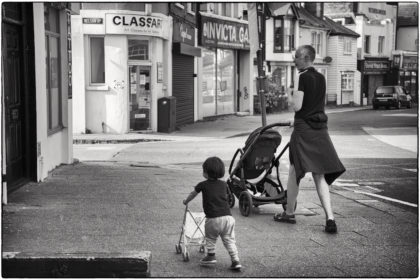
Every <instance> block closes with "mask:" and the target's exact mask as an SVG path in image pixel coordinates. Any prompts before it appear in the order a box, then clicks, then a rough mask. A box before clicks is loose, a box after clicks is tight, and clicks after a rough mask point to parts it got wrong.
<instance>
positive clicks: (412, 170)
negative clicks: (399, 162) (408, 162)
mask: <svg viewBox="0 0 420 280" xmlns="http://www.w3.org/2000/svg"><path fill="white" fill-rule="evenodd" d="M403 169H404V170H407V171H411V172H415V173H417V169H410V168H403Z"/></svg>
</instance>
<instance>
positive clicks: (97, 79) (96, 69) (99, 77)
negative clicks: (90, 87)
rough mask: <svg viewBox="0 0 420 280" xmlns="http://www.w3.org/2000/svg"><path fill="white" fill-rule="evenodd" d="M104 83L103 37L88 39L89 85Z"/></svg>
mask: <svg viewBox="0 0 420 280" xmlns="http://www.w3.org/2000/svg"><path fill="white" fill-rule="evenodd" d="M103 83H105V47H104V38H103V37H91V38H90V84H103Z"/></svg>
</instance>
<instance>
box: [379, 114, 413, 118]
mask: <svg viewBox="0 0 420 280" xmlns="http://www.w3.org/2000/svg"><path fill="white" fill-rule="evenodd" d="M382 116H384V117H417V114H404V113H401V114H382Z"/></svg>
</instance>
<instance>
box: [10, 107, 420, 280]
mask: <svg viewBox="0 0 420 280" xmlns="http://www.w3.org/2000/svg"><path fill="white" fill-rule="evenodd" d="M344 109H354V108H344ZM338 110H343V109H341V108H337V109H330V111H329V112H328V111H327V112H328V113H333V111H334V112H337V111H338ZM288 117H289V115H288V113H285V114H280V115H268V116H267V123H271V122H274V121H278V119H279V118H280V119H286V118H288ZM290 117H291V114H290ZM258 121H259V122H260V121H261V117H260V116H246V117H238V116H226V117H222V118H218V119H216V120H213V121H203V122H197V123H195V124H192V125H188V126H185V127H182V128H181V130H179V131H176V132H174V133H171V134H169V135H161V134H153V137H152V136H151V135H150V134H148V135H145V134H133V135H135V137H134V136H131V135H132V134H129V135H130V136H128V135H125V136H126V137H130V139H134V138H136V137H138V138H136V139H146V138H148V137H149V138H148V139H155V140H156V139H158V140H159V141H162V140H168V141H176V140H177V139H178V140H179V141H183V140H186V139H190V137H194V139H197V138H198V137H202V138H204V139H206V137H209V138H213V137H216V138H220V137H222V138H223V137H232V136H234V135H242V134H244V133H247V132H248V128H252V127H253V126H254V125H257V126H258ZM211 128H213V129H211ZM216 128H217V129H216ZM99 136H102V137H99ZM78 137H81V138H78ZM88 137H92V139H95V138H94V137H96V139H97V140H101V141H105V140H107V139H110V138H111V136H108V135H89V136H88ZM112 137H113V139H112V141H116V140H118V139H122V140H124V136H118V137H116V136H112ZM119 137H121V138H119ZM131 137H133V138H131ZM165 137H166V138H165ZM178 137H179V138H178ZM75 139H83V138H82V136H77V137H76V136H75ZM126 139H127V138H126ZM139 141H141V140H139ZM197 170H199V167H197V168H182V166H180V167H179V168H168V167H166V166H152V165H150V166H147V165H136V164H132V163H123V162H78V163H75V164H72V165H63V166H60V167H58V168H56V169H55V170H54V171H53V172H51V175H50V176H49V177H48V178H47V179H46V180H45V181H44V182H41V183H29V184H27V185H25V186H23V187H21V188H20V189H18V190H17V191H15V192H13V193H12V194H10V195H9V196H8V200H9V201H8V204H6V205H3V207H2V252H3V257H4V255H5V254H6V253H8V252H14V253H17V252H24V253H31V254H32V255H39V256H48V255H53V254H55V253H57V252H60V253H68V254H76V253H80V252H84V253H90V254H93V255H94V254H101V255H102V256H103V255H104V254H110V255H112V254H114V255H115V254H118V253H122V252H133V251H134V252H144V251H149V252H151V259H150V276H151V277H159V278H163V277H170V278H180V277H189V278H195V277H206V278H210V277H212V278H213V277H218V278H231V277H240V278H245V277H258V278H266V277H270V278H272V277H274V278H296V277H298V278H307V277H310V278H318V277H332V278H354V277H366V278H367V277H369V278H379V277H388V278H401V277H402V278H415V277H418V213H417V211H409V210H406V208H401V207H399V206H398V205H396V204H391V203H389V202H384V201H381V200H378V199H374V198H372V197H371V196H367V195H365V194H363V193H358V192H354V191H351V190H349V189H348V188H346V187H343V185H346V184H345V181H338V183H337V184H335V185H333V186H331V199H332V202H333V209H334V214H335V218H336V221H337V225H338V233H337V234H335V235H330V234H327V233H325V232H324V231H323V228H324V225H325V218H324V213H323V210H322V207H321V205H320V201H319V199H318V196H317V194H316V189H315V187H314V183H313V181H312V179H311V178H310V177H309V176H308V177H305V178H304V179H302V183H301V187H300V193H299V197H298V206H297V212H296V213H297V216H296V218H297V223H296V224H295V225H292V224H282V223H277V222H275V221H273V214H274V213H276V212H279V211H282V206H281V205H275V204H269V205H263V206H260V207H258V208H254V209H252V213H251V215H250V216H249V217H244V216H242V215H241V214H240V212H239V208H238V202H237V201H236V203H235V206H234V207H233V208H232V214H233V216H234V217H235V219H236V238H237V246H238V250H239V255H240V258H241V263H242V265H243V269H242V270H241V271H240V272H232V271H230V270H229V269H228V267H229V266H230V260H229V256H228V254H227V252H226V250H225V249H224V248H223V245H222V243H221V242H220V240H219V242H218V244H217V247H216V252H217V254H216V256H217V260H218V263H217V264H216V265H214V266H212V267H202V266H200V265H199V260H200V259H201V258H202V257H203V254H202V253H200V252H199V248H198V247H192V248H190V250H189V259H190V261H189V262H184V261H183V258H182V256H181V255H180V254H176V250H175V244H177V242H178V241H179V237H180V233H181V227H182V222H183V215H184V211H185V208H184V206H183V204H182V200H183V199H184V198H185V197H186V196H187V194H188V193H189V192H190V191H191V190H192V188H193V186H194V185H195V184H196V183H197V182H199V181H201V180H202V176H201V172H198V171H197ZM286 176H287V174H286V173H281V179H282V181H283V182H285V180H286ZM347 185H348V184H347ZM190 209H191V210H192V211H197V212H198V211H201V197H200V196H198V197H197V198H196V199H195V200H193V201H192V202H191V203H190Z"/></svg>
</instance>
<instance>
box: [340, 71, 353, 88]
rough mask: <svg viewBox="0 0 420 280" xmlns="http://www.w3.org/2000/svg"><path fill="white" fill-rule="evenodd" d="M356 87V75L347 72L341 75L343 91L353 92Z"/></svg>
mask: <svg viewBox="0 0 420 280" xmlns="http://www.w3.org/2000/svg"><path fill="white" fill-rule="evenodd" d="M353 85H354V73H353V72H345V73H342V74H341V90H343V91H352V90H353Z"/></svg>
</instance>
